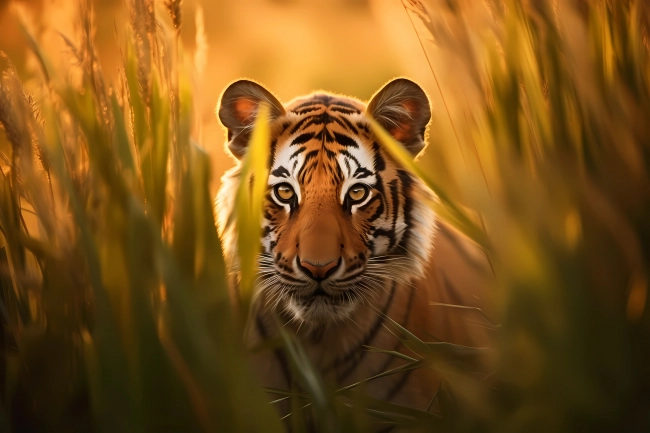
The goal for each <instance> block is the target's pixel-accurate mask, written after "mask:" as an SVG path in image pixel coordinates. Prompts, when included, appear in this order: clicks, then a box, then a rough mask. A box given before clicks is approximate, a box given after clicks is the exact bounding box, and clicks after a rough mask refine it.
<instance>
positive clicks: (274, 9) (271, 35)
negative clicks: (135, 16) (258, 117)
mask: <svg viewBox="0 0 650 433" xmlns="http://www.w3.org/2000/svg"><path fill="white" fill-rule="evenodd" d="M93 4H94V8H95V13H96V16H97V18H96V19H95V21H94V29H95V30H94V33H95V35H94V40H95V44H96V49H97V53H98V55H99V63H100V65H101V67H102V70H103V71H104V74H105V76H106V78H107V80H108V81H112V80H114V79H116V78H117V74H118V68H117V65H118V64H119V60H120V48H121V46H120V45H119V43H117V41H116V37H115V27H116V25H117V26H118V27H120V26H122V25H123V24H124V23H125V22H126V20H128V12H127V10H126V7H125V2H123V1H106V0H100V1H96V2H94V3H93ZM77 5H78V2H77V1H75V0H53V1H47V0H46V1H14V2H9V1H3V2H2V5H1V6H0V50H3V51H4V52H6V53H7V55H9V57H10V58H11V59H12V61H13V62H14V64H15V65H16V68H17V69H18V71H19V72H20V75H21V77H23V78H24V79H26V81H27V82H26V85H27V87H29V85H30V81H29V79H30V77H31V78H32V84H33V83H34V81H36V80H34V79H33V77H34V74H37V70H36V69H35V67H36V65H35V61H34V58H33V56H31V55H30V53H29V50H27V46H26V41H25V38H24V37H23V35H22V34H21V32H20V27H19V22H18V20H17V17H19V16H22V17H24V18H25V19H26V20H27V21H28V22H29V23H30V24H31V25H32V26H33V30H34V32H35V34H36V35H37V37H38V39H39V42H40V43H41V44H43V49H44V50H45V51H46V52H48V53H49V54H50V56H51V57H52V59H53V60H54V61H56V62H60V64H61V65H63V66H65V65H66V64H68V65H69V64H70V62H74V60H73V59H71V56H70V53H69V49H68V47H67V46H66V45H65V42H64V41H63V40H62V39H61V38H60V37H59V35H58V32H61V33H63V34H66V35H68V36H74V35H75V31H76V30H75V23H76V16H77ZM199 8H200V9H202V15H203V30H204V34H203V36H202V37H200V38H199V40H200V41H202V42H199V45H200V46H201V47H202V48H201V49H202V50H203V51H202V54H201V55H200V57H202V58H203V59H204V60H202V61H199V68H198V69H199V70H197V76H196V77H195V79H196V81H195V84H196V88H197V89H200V92H196V93H195V94H194V98H195V100H196V101H195V103H196V104H197V121H198V122H199V123H200V125H201V128H200V130H197V131H196V138H197V139H198V142H199V143H201V145H202V146H203V147H205V148H206V149H207V150H208V151H209V152H210V154H211V156H212V161H213V168H214V173H215V174H217V176H215V180H214V182H213V185H212V189H213V191H215V192H216V188H217V187H218V178H219V176H220V173H223V171H224V170H225V169H227V168H229V167H231V166H232V164H233V161H232V159H231V158H230V157H229V156H227V155H226V154H225V153H224V149H223V142H224V131H223V129H222V127H221V125H220V124H219V122H218V120H217V118H216V116H215V112H214V110H215V107H216V104H217V101H218V99H219V95H220V93H221V92H222V91H223V89H225V88H226V86H227V85H228V84H229V83H230V82H231V81H234V80H235V79H238V78H241V77H247V78H251V79H254V80H257V81H259V82H261V83H263V84H264V85H265V86H267V88H269V89H271V91H273V92H274V93H275V94H276V96H278V97H279V98H280V100H281V101H283V102H288V101H289V100H291V99H292V98H294V97H297V96H300V95H304V94H307V93H309V92H312V91H314V90H318V89H323V90H328V91H332V92H339V93H343V94H347V95H350V96H355V97H357V98H360V99H363V100H367V99H369V98H370V96H371V95H372V94H373V93H374V92H375V91H376V90H377V89H379V88H380V87H381V86H382V85H383V84H384V83H385V82H386V81H388V80H389V79H391V78H394V77H396V76H401V75H408V76H409V77H411V78H413V79H416V80H417V81H419V82H420V83H421V84H422V85H423V86H424V87H425V88H426V89H427V90H429V93H430V94H431V95H432V96H434V98H435V93H434V92H433V89H434V88H433V78H432V77H431V74H430V72H429V71H428V67H427V66H426V59H425V57H424V54H423V53H422V50H421V48H420V45H419V43H418V39H417V36H416V34H415V33H414V32H413V28H412V27H411V24H410V22H409V19H408V17H407V15H406V12H405V10H404V8H403V6H402V5H401V3H400V2H399V1H396V2H383V1H375V2H372V1H365V0H314V1H295V0H248V1H241V2H240V1H228V0H219V1H209V2H200V1H196V0H185V1H183V31H182V34H181V38H182V41H183V46H184V48H185V51H186V52H187V54H189V55H190V56H191V55H194V53H195V52H196V48H197V32H196V23H197V21H196V14H197V9H199ZM17 10H18V12H17ZM160 18H161V19H162V20H166V21H167V22H168V21H169V18H168V17H167V16H160ZM189 60H190V61H191V59H189ZM445 69H446V68H445ZM441 72H442V71H441ZM3 139H4V138H2V140H3Z"/></svg>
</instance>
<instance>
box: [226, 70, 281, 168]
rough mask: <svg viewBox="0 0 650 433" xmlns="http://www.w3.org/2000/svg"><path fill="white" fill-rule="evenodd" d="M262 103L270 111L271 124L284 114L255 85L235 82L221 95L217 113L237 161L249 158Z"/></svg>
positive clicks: (249, 82) (263, 89) (270, 97)
mask: <svg viewBox="0 0 650 433" xmlns="http://www.w3.org/2000/svg"><path fill="white" fill-rule="evenodd" d="M263 102H264V103H266V104H268V106H269V108H270V117H271V120H273V119H276V118H278V117H280V116H282V115H283V114H284V107H283V106H282V104H281V103H280V101H278V100H277V99H276V98H275V96H273V95H272V94H271V92H269V91H268V90H266V89H265V88H264V87H262V86H260V85H259V84H257V83H255V82H253V81H249V80H238V81H235V82H234V83H232V84H231V85H230V86H228V88H227V89H226V90H225V91H224V92H223V95H221V99H220V100H219V106H218V108H217V113H218V115H219V120H220V121H221V123H222V124H223V126H225V127H226V128H228V149H230V152H231V153H232V154H233V155H234V156H235V157H236V158H237V159H241V158H242V157H243V156H244V155H245V154H246V148H247V147H248V140H249V139H250V133H251V130H252V128H253V124H254V123H255V118H256V117H257V111H258V109H259V107H260V104H261V103H263Z"/></svg>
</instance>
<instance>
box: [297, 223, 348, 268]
mask: <svg viewBox="0 0 650 433" xmlns="http://www.w3.org/2000/svg"><path fill="white" fill-rule="evenodd" d="M342 251H343V244H342V243H341V230H340V228H339V223H338V221H337V220H336V218H335V217H334V216H333V215H328V214H327V213H322V214H320V215H318V216H317V217H316V218H314V219H313V220H311V224H308V225H306V227H304V229H303V230H302V231H301V233H300V235H299V237H298V257H297V258H298V260H297V261H298V267H299V269H300V270H301V271H302V272H303V273H304V274H305V275H307V276H308V277H310V278H312V279H314V280H316V281H320V280H324V279H326V278H328V277H329V276H330V275H332V274H333V273H334V272H336V270H337V269H338V268H339V266H340V265H341V263H342V260H341V253H342Z"/></svg>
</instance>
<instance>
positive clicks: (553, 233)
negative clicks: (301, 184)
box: [0, 0, 650, 432]
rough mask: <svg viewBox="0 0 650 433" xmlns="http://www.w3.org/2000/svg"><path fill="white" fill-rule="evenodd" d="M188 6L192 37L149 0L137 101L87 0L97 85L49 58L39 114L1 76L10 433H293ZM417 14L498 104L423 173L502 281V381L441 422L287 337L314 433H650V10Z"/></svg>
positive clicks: (84, 46) (1, 235) (449, 126)
mask: <svg viewBox="0 0 650 433" xmlns="http://www.w3.org/2000/svg"><path fill="white" fill-rule="evenodd" d="M179 3H180V2H175V1H171V2H167V4H168V6H169V9H170V10H171V11H172V12H174V13H173V14H172V22H173V23H174V24H175V25H176V26H175V28H174V29H168V28H166V27H165V26H164V25H161V24H160V23H159V22H158V20H156V15H155V13H159V14H160V13H164V11H163V10H158V11H155V12H154V8H153V7H150V6H151V5H153V2H150V1H148V0H134V1H133V2H131V9H132V15H131V17H132V18H131V25H130V26H129V27H128V28H121V27H120V28H118V29H117V33H118V36H119V38H120V39H121V40H122V41H123V52H124V60H123V65H122V69H121V80H120V81H119V82H117V83H106V82H104V80H103V78H102V77H103V75H102V72H101V70H100V69H99V66H98V63H97V61H96V55H95V52H94V48H93V41H92V38H91V35H92V34H93V33H92V28H91V22H92V20H91V13H92V11H91V10H89V6H87V5H86V4H85V3H83V4H84V6H83V7H82V10H81V11H80V26H81V29H82V35H83V37H82V38H81V39H80V40H78V41H69V46H70V49H71V51H72V52H73V53H74V54H75V56H77V60H78V66H76V68H77V69H78V71H79V74H78V77H79V79H78V81H74V80H73V79H72V78H69V75H70V74H65V73H63V71H59V70H55V69H53V68H52V67H51V66H50V63H49V61H48V58H47V55H46V54H44V53H42V52H41V51H40V49H39V45H38V42H36V41H33V51H34V53H35V55H36V56H37V58H38V59H39V62H40V65H41V73H42V91H41V93H40V94H37V95H25V93H24V91H23V87H22V85H21V83H20V80H19V78H18V77H17V76H16V74H15V72H14V70H13V67H12V66H11V63H10V61H9V59H7V58H6V57H3V58H2V59H0V63H1V67H2V82H1V85H0V123H1V124H2V125H3V127H4V130H5V133H6V136H7V141H8V142H9V143H10V144H11V146H10V149H8V151H7V152H4V153H3V154H2V158H3V160H2V162H1V163H0V168H1V169H2V173H0V246H1V247H2V249H1V250H0V284H1V285H2V298H1V301H2V302H1V303H0V310H1V311H0V313H1V314H2V320H3V324H4V332H3V333H2V335H0V396H1V397H2V405H1V407H0V430H2V431H15V432H23V431H84V432H85V431H111V432H112V431H280V430H281V429H282V427H281V422H280V421H279V420H278V419H277V417H276V416H275V414H274V412H273V407H272V405H269V404H267V403H266V396H265V395H264V394H263V392H262V390H260V389H259V388H258V386H257V385H256V383H255V380H254V378H253V375H252V371H251V369H250V367H249V362H248V356H247V354H246V352H245V350H244V347H243V342H242V329H243V324H242V320H240V319H241V317H240V316H239V315H238V314H237V311H238V310H237V309H235V308H233V301H232V300H231V299H230V297H229V294H228V290H227V287H226V276H225V270H224V265H223V259H222V257H221V248H220V245H219V241H218V239H217V237H216V231H215V229H214V217H213V210H212V198H211V197H210V194H209V192H208V188H209V180H210V177H211V174H210V172H209V164H208V160H207V156H206V155H205V154H204V153H203V151H202V150H201V149H200V147H199V146H197V145H196V144H195V143H193V142H192V140H191V139H190V136H191V131H190V129H191V128H190V125H191V124H192V119H191V117H192V113H191V107H192V100H191V99H192V97H191V93H192V92H191V85H190V80H189V72H188V71H187V70H186V67H185V64H186V63H185V62H184V60H183V48H182V45H181V44H180V42H179V39H178V32H179V31H181V27H182V22H181V14H178V11H179V9H178V8H179V7H180V4H179ZM403 4H404V6H405V8H406V9H407V10H408V11H409V13H410V15H411V17H412V18H413V19H414V20H415V21H414V22H415V23H418V22H420V23H422V24H423V25H422V26H421V27H418V28H419V29H420V30H419V31H420V32H421V33H420V37H421V38H422V39H423V40H425V39H428V38H433V39H434V41H435V42H436V44H437V46H438V49H441V50H448V51H449V53H451V54H450V56H453V57H454V59H455V60H456V61H458V62H460V64H462V65H464V68H465V72H466V73H467V74H469V75H470V76H471V77H472V79H473V80H474V84H475V86H476V87H477V88H479V89H480V90H481V92H480V94H481V95H482V99H481V101H480V103H477V104H472V105H471V106H470V105H469V104H467V107H466V108H465V109H464V110H463V112H462V116H456V115H455V114H454V113H453V112H450V114H449V117H443V118H435V117H434V120H433V123H432V127H431V133H430V137H429V140H430V145H429V147H428V150H427V153H426V155H425V156H424V157H423V158H422V159H421V160H420V161H419V167H420V168H421V170H422V172H423V173H427V178H426V181H427V182H429V183H430V184H431V186H432V188H434V190H435V191H436V192H437V193H438V194H439V197H440V198H441V202H440V204H436V206H437V208H438V209H439V211H440V213H441V215H442V216H443V217H444V218H445V219H446V220H448V221H449V222H450V223H452V224H454V225H456V226H457V227H458V228H459V229H461V230H463V231H464V232H465V233H466V234H467V235H468V236H470V237H471V238H473V239H475V240H476V241H477V242H479V243H480V244H481V246H483V247H484V248H485V250H486V252H487V253H488V254H489V257H490V259H491V261H492V263H493V266H494V271H495V274H496V277H497V280H498V282H499V284H498V287H496V288H495V293H494V297H493V299H491V300H490V301H491V302H492V303H493V304H494V305H495V307H496V311H498V317H492V318H491V319H492V320H493V321H495V322H498V323H500V324H501V326H500V327H499V328H498V330H497V331H495V332H496V333H497V347H496V353H497V364H496V368H495V370H494V371H493V372H492V373H491V374H490V375H489V376H488V377H487V378H485V379H483V380H476V379H474V378H473V376H472V374H471V373H472V371H469V370H467V369H465V370H463V369H462V368H461V369H460V370H459V369H458V368H455V369H453V370H449V369H441V373H442V374H443V375H445V380H446V383H447V384H448V389H449V390H451V391H453V393H450V392H447V390H448V389H447V388H445V390H444V391H443V392H441V393H439V394H438V396H437V398H438V400H439V401H438V404H437V406H439V407H440V409H441V416H442V418H439V417H437V416H436V417H434V416H432V415H430V414H425V413H418V412H417V411H413V410H407V409H405V408H399V407H395V406H393V405H388V404H385V403H382V402H378V401H371V400H370V399H364V398H361V397H360V396H359V395H358V394H356V393H355V391H354V389H343V390H337V391H335V392H334V391H332V390H329V389H327V388H326V387H325V386H324V385H323V384H322V381H321V380H320V379H319V378H318V377H315V376H314V372H313V370H312V369H311V367H310V365H309V363H308V362H307V361H306V360H305V357H304V355H303V354H302V352H301V350H300V347H299V345H296V342H295V341H293V339H292V338H291V336H285V337H286V338H285V348H286V350H287V353H288V354H289V356H290V359H291V360H292V362H291V364H292V368H294V369H295V370H296V371H297V372H298V374H297V376H298V377H299V378H302V381H301V383H300V384H299V385H300V386H298V388H296V389H293V390H287V391H286V394H287V395H288V396H293V397H292V400H293V402H294V404H293V407H294V409H295V413H294V415H295V416H293V418H292V420H291V421H290V422H291V424H292V425H293V428H294V430H296V431H300V430H301V422H300V420H301V419H302V417H299V416H297V415H299V414H301V413H302V412H303V410H302V409H300V408H301V407H303V406H307V409H306V410H310V411H312V412H313V413H314V419H316V420H321V421H323V420H328V422H322V424H321V426H322V430H323V431H337V430H339V431H354V430H358V431H362V430H363V427H362V424H363V422H365V421H363V420H362V422H353V421H352V418H353V417H357V416H358V414H359V413H361V412H366V411H365V408H366V407H367V408H370V410H368V411H367V412H366V413H368V414H370V415H372V416H373V417H375V418H377V419H383V420H384V421H385V422H386V423H388V424H398V425H402V426H416V427H417V428H419V429H421V430H425V431H427V430H428V431H438V430H440V431H449V430H452V431H494V432H504V431H526V432H531V431H540V432H548V431H575V430H581V431H647V430H648V429H650V410H648V408H650V318H649V315H648V313H647V303H648V299H647V286H648V279H647V276H648V266H649V265H650V259H649V257H650V181H649V180H650V179H648V173H650V170H649V168H650V167H649V163H650V123H649V122H648V113H650V61H649V48H648V24H649V23H650V13H649V11H648V9H647V7H646V6H645V3H644V2H642V1H621V2H614V1H605V0H595V1H592V2H582V1H576V2H566V3H561V2H557V1H555V2H553V1H538V2H517V1H512V0H504V1H499V0H491V1H486V2H483V4H482V7H484V8H487V10H488V12H489V14H490V20H489V21H488V22H487V23H486V22H476V21H474V18H473V17H474V14H472V13H470V12H472V7H471V5H469V3H467V2H462V1H446V2H431V4H423V3H421V2H418V1H407V0H404V2H403ZM174 17H176V18H174ZM418 19H419V20H420V21H417V20H418ZM278 61H281V59H278ZM432 72H433V73H435V70H432ZM75 76H76V75H75ZM442 92H443V93H444V92H445V89H442ZM264 126H265V125H261V126H258V127H257V132H258V134H257V136H258V137H262V136H263V133H262V132H260V131H261V130H263V128H264ZM384 145H386V146H389V147H390V146H391V143H390V141H389V140H385V142H384ZM249 158H250V162H249V164H250V167H255V166H256V164H257V163H259V162H260V161H266V157H265V155H263V154H251V155H249ZM244 190H245V189H244ZM253 196H259V194H257V193H256V192H253ZM242 197H243V196H242ZM245 201H246V200H244V199H242V203H241V204H240V207H241V208H244V207H245V206H246V205H247V203H245ZM247 215H248V214H247ZM249 223H250V225H251V226H252V227H254V226H255V219H254V218H253V219H251V221H249ZM251 233H254V231H253V232H251ZM251 242H255V240H253V241H251ZM251 252H252V253H254V249H250V252H249V253H251ZM244 277H247V278H244V281H248V282H250V281H252V278H253V275H250V271H249V273H248V274H247V275H245V276H244ZM435 308H439V307H431V314H435ZM395 331H396V332H400V333H401V335H403V337H404V340H405V344H407V345H411V347H415V348H416V349H417V350H416V351H417V352H418V353H419V354H420V355H418V356H415V355H414V356H415V357H414V358H413V359H412V360H411V362H412V364H413V365H412V366H411V367H409V368H440V363H439V362H436V361H439V358H440V356H439V355H440V353H441V350H442V349H441V346H439V345H435V344H433V343H429V344H426V342H422V341H419V340H417V339H415V338H414V337H413V336H412V335H409V334H408V333H406V332H404V330H402V329H400V328H399V327H398V326H395ZM445 359H448V360H450V361H453V359H449V358H448V357H446V358H445ZM431 366H435V367H431ZM274 391H276V392H277V391H279V390H274ZM309 402H313V406H312V405H309V404H308V403H309Z"/></svg>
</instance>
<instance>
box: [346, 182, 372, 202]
mask: <svg viewBox="0 0 650 433" xmlns="http://www.w3.org/2000/svg"><path fill="white" fill-rule="evenodd" d="M367 194H368V187H367V186H365V185H361V184H357V185H354V186H353V187H352V188H350V189H349V190H348V197H350V200H352V201H353V202H358V201H362V200H363V199H364V198H366V195H367Z"/></svg>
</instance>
